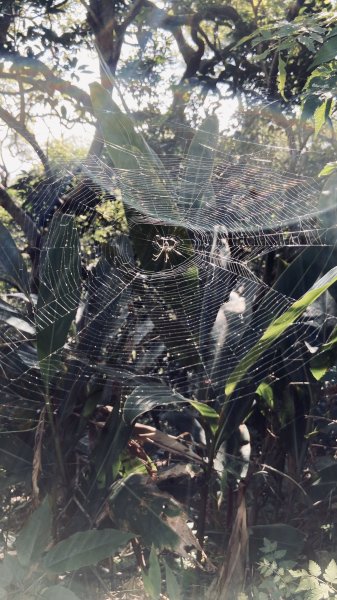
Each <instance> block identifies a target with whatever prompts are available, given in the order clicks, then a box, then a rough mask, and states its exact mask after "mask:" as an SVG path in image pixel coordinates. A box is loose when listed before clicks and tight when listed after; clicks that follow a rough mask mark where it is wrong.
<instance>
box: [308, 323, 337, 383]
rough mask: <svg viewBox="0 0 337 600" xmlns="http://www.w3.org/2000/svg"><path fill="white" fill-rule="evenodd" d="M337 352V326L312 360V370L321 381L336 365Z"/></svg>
mask: <svg viewBox="0 0 337 600" xmlns="http://www.w3.org/2000/svg"><path fill="white" fill-rule="evenodd" d="M336 352H337V327H335V328H334V330H333V332H332V333H331V335H330V336H329V338H328V340H327V341H326V342H325V344H323V345H322V346H321V347H320V349H319V353H318V354H317V355H316V356H315V357H314V358H313V359H312V360H311V361H310V370H311V373H312V374H313V376H314V377H315V379H317V381H320V380H321V379H322V377H324V375H325V374H326V372H327V371H328V370H329V369H330V368H331V367H332V366H333V365H334V362H335V358H336Z"/></svg>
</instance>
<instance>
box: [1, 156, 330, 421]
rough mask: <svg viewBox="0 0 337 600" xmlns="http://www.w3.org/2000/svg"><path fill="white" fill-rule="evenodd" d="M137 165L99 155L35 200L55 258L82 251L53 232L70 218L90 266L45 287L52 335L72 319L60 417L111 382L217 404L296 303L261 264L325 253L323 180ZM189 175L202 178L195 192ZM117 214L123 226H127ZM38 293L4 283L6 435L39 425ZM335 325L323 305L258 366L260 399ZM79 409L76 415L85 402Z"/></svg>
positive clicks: (228, 165)
mask: <svg viewBox="0 0 337 600" xmlns="http://www.w3.org/2000/svg"><path fill="white" fill-rule="evenodd" d="M135 158H136V161H137V168H135V169H131V170H121V169H114V168H112V167H111V166H109V165H107V164H106V163H105V162H104V161H103V160H102V159H99V158H96V159H93V158H91V159H90V160H87V161H86V162H85V164H83V165H77V166H76V167H69V165H68V166H66V167H63V168H62V167H60V169H59V174H58V176H57V177H54V179H53V181H51V182H49V184H46V182H43V184H41V186H40V187H37V189H36V190H35V192H34V194H33V197H32V199H31V202H33V206H32V207H31V214H32V215H33V216H34V218H35V219H37V218H38V221H37V222H38V224H39V228H40V230H39V232H40V235H41V236H42V245H41V248H42V250H41V248H40V250H41V255H44V257H45V260H46V259H48V257H49V256H51V255H52V254H53V253H54V252H59V251H60V248H61V250H62V248H63V250H64V249H65V248H66V247H68V246H69V245H71V244H72V243H73V241H72V239H70V238H69V239H67V238H66V237H64V238H62V236H61V238H60V239H61V247H60V246H59V247H58V248H55V243H54V240H53V233H51V227H50V225H51V223H52V222H53V221H54V220H55V218H56V217H57V215H59V216H60V215H61V217H67V219H70V220H72V221H73V223H74V227H75V228H76V230H77V232H78V235H79V239H80V242H81V250H80V260H81V263H82V264H81V265H80V264H79V263H78V261H77V262H76V261H74V260H72V261H71V262H70V263H69V264H66V263H65V264H64V265H63V267H62V271H63V280H64V286H65V287H64V288H63V293H62V295H57V278H58V273H53V272H52V267H51V265H52V262H50V265H49V266H48V269H51V270H50V272H49V273H48V272H47V273H46V274H45V277H44V285H45V286H46V288H47V289H48V288H49V292H50V296H51V298H52V300H51V301H50V302H49V304H48V302H47V303H46V304H45V305H44V307H43V314H42V316H43V322H44V324H45V325H46V326H48V324H50V325H51V326H52V325H53V323H55V314H56V313H58V314H59V315H61V316H65V315H66V314H67V312H68V313H69V315H71V316H72V317H73V318H74V324H73V325H71V327H70V328H69V332H68V335H67V339H66V341H65V343H64V346H63V348H57V349H56V350H55V354H57V355H60V356H61V361H60V363H59V364H58V366H57V368H56V369H54V371H53V372H51V375H52V376H51V394H52V397H53V400H54V403H55V410H56V411H66V410H67V402H68V401H69V398H70V397H71V395H75V396H76V395H80V394H81V393H82V392H83V390H84V389H85V388H88V387H89V388H92V389H94V388H95V386H104V385H105V383H104V382H106V381H109V382H110V384H112V385H114V386H118V389H119V393H120V394H121V397H122V399H125V398H126V397H127V396H128V395H129V394H130V393H131V392H132V390H134V389H135V388H137V386H143V387H144V386H146V385H150V386H151V385H157V384H161V385H163V386H165V388H167V389H168V390H170V391H171V393H172V400H173V401H174V402H175V404H176V405H178V404H179V403H183V402H184V401H185V400H186V399H197V400H200V401H202V402H212V403H213V402H215V403H216V406H218V407H219V406H221V405H222V403H223V401H224V388H225V385H226V381H227V380H228V377H229V375H230V373H231V372H233V370H234V369H235V368H236V367H237V365H238V364H239V363H240V361H241V360H242V358H243V357H244V356H245V355H246V354H247V352H248V351H249V350H250V349H251V348H252V347H253V346H254V344H256V342H257V341H258V340H259V338H260V337H261V335H262V334H263V332H264V331H265V330H266V328H267V327H268V325H269V324H270V323H271V322H272V320H273V319H275V318H276V317H278V316H279V315H281V314H282V313H283V312H284V311H286V310H287V308H289V307H290V306H291V304H292V301H293V299H292V298H291V297H287V296H285V295H282V294H281V293H280V292H278V291H277V290H276V289H270V288H269V287H268V285H267V284H266V283H265V282H264V281H262V280H261V279H260V278H259V277H258V275H257V273H258V272H259V265H261V262H259V261H261V260H264V257H265V255H266V254H268V253H269V252H270V251H277V250H278V249H279V248H282V247H283V246H289V247H294V248H296V247H298V246H303V247H307V246H310V245H322V244H324V243H326V240H325V238H324V233H325V231H324V228H323V226H322V224H321V221H320V206H319V202H318V196H319V194H318V191H319V186H318V184H317V183H316V182H315V181H314V179H310V178H305V177H298V176H296V175H294V174H284V173H279V172H277V171H276V170H275V169H271V168H267V167H266V166H265V165H264V163H263V162H262V161H261V162H258V161H255V162H254V161H251V160H248V159H247V157H243V158H242V157H237V156H236V155H235V156H233V155H228V156H225V155H224V153H222V152H220V151H219V150H215V149H214V156H213V158H212V160H213V159H214V163H213V166H212V168H211V165H210V164H201V165H200V162H199V163H198V164H195V165H194V164H193V161H192V160H191V159H186V156H183V155H182V156H163V157H162V159H161V161H160V166H159V168H158V170H157V171H156V170H155V169H154V167H153V165H152V164H149V161H148V160H145V159H144V158H143V157H139V156H138V155H137V154H135ZM186 160H188V161H189V162H188V164H186ZM184 161H185V162H184ZM186 168H188V169H189V170H190V172H191V171H192V172H193V169H194V168H195V170H198V171H199V173H198V181H199V183H198V187H197V188H195V187H194V188H193V190H191V189H189V188H188V185H189V183H188V182H187V181H186V179H185V173H186ZM200 171H201V174H200ZM203 172H204V174H205V182H203ZM117 205H118V206H119V208H120V207H121V206H124V209H125V215H126V217H125V215H123V216H122V217H121V216H120V214H119V216H118V215H117V213H116V206H117ZM28 210H29V206H28ZM102 215H103V216H102ZM104 215H105V216H104ZM116 215H117V216H116ZM121 220H122V221H123V220H124V221H123V224H121ZM102 236H103V237H102ZM62 239H63V242H62ZM62 244H63V246H62ZM66 256H67V254H66V253H64V257H66ZM47 263H48V260H47ZM75 263H76V264H75ZM75 271H76V273H75ZM75 275H76V277H77V278H78V280H79V281H80V283H79V289H78V294H77V292H76V293H75V283H74V281H75ZM65 289H66V292H64V290H65ZM67 290H68V291H67ZM37 292H38V290H35V291H34V290H33V291H32V293H30V294H29V295H28V294H25V293H24V292H23V291H22V290H18V289H16V290H15V289H13V287H12V286H8V289H6V290H5V292H4V294H2V303H3V305H2V308H3V311H4V313H3V314H4V315H5V316H4V319H5V322H4V324H3V325H2V327H1V365H2V366H1V372H0V380H1V389H2V392H3V398H4V402H3V407H2V415H1V422H2V426H3V428H4V429H6V428H8V427H13V425H10V423H12V424H13V423H15V426H16V427H18V421H20V420H21V421H22V425H21V426H22V427H27V428H29V427H34V426H35V425H36V422H37V420H38V415H39V411H40V410H41V403H42V401H43V393H44V392H43V389H44V388H43V380H42V379H43V378H42V375H41V372H40V369H39V361H38V356H37V350H36V324H37V323H38V322H39V319H40V321H41V318H42V317H41V313H40V314H39V313H38V305H37V302H36V294H37ZM0 308H1V307H0ZM75 313H76V314H75ZM335 324H336V318H335V317H334V316H333V315H327V314H325V312H324V310H323V309H322V306H321V304H320V303H319V302H316V303H315V304H314V305H312V306H311V307H309V308H308V309H307V310H306V311H305V313H304V315H303V316H302V317H301V318H300V319H298V320H297V321H295V322H294V323H293V324H292V325H291V326H290V327H289V328H288V329H287V331H286V333H285V334H284V335H282V336H281V337H280V338H279V339H278V340H277V341H276V342H275V343H274V344H273V346H272V347H271V349H269V350H268V351H266V352H265V353H264V355H263V356H262V358H260V360H258V361H257V363H256V364H255V365H254V367H253V369H252V370H251V372H250V381H253V385H254V386H255V388H256V387H257V385H258V384H259V382H261V381H263V380H269V381H272V380H276V379H278V378H281V377H283V376H284V364H287V369H286V371H287V376H289V374H290V371H291V370H294V371H296V369H300V368H301V367H302V366H303V364H305V362H307V361H308V360H309V358H310V357H311V355H310V349H312V348H315V347H319V346H320V345H321V343H322V342H323V341H324V339H326V336H327V334H328V333H329V332H331V331H332V329H333V328H334V326H335ZM50 368H51V367H50ZM238 393H239V395H240V396H244V395H246V394H250V393H251V388H249V387H244V386H242V387H240V389H239V390H238ZM158 396H160V393H159V394H158ZM18 398H20V402H21V409H24V410H21V409H20V416H19V417H17V416H16V412H17V411H16V408H15V405H16V402H17V399H18ZM159 400H160V398H158V403H159ZM69 402H70V401H69ZM75 405H76V407H77V408H76V410H78V409H79V406H80V400H79V399H78V400H76V402H75Z"/></svg>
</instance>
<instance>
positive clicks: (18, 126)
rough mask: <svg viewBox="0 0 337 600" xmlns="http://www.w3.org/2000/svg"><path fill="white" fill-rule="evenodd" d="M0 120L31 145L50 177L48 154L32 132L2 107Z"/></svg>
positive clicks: (0, 107) (0, 108)
mask: <svg viewBox="0 0 337 600" xmlns="http://www.w3.org/2000/svg"><path fill="white" fill-rule="evenodd" d="M0 119H2V120H3V121H5V123H6V124H7V125H8V127H10V128H11V129H14V131H16V132H17V133H18V134H19V135H21V136H22V137H23V138H24V139H25V140H26V141H27V142H28V143H29V144H30V145H31V147H32V148H33V150H34V152H36V154H37V155H38V157H39V159H40V160H41V162H42V164H43V166H44V169H45V171H46V174H47V175H48V176H49V177H50V176H51V175H52V170H51V167H50V164H49V160H48V158H47V156H46V154H45V153H44V152H43V150H42V148H41V147H40V145H39V144H38V142H37V139H36V138H35V136H34V135H33V134H32V133H31V132H30V131H28V129H27V127H26V126H25V125H23V124H22V123H20V121H17V120H16V119H15V118H14V117H13V115H11V114H10V113H9V112H8V111H7V110H5V109H4V108H2V106H0Z"/></svg>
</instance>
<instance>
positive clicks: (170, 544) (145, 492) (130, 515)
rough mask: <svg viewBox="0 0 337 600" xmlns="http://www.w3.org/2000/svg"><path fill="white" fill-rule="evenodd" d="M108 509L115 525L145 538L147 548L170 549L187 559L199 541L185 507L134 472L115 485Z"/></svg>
mask: <svg viewBox="0 0 337 600" xmlns="http://www.w3.org/2000/svg"><path fill="white" fill-rule="evenodd" d="M109 507H110V510H111V512H112V514H113V518H114V522H116V523H120V527H122V526H123V527H125V528H127V529H128V530H130V531H133V532H134V535H137V536H138V535H139V536H141V537H142V541H143V543H144V544H145V545H146V546H152V544H153V545H154V546H155V547H156V548H158V549H162V548H167V549H170V550H173V551H175V552H177V553H178V554H181V555H182V556H187V552H186V547H188V546H195V547H196V548H198V542H197V540H196V538H195V537H194V535H193V533H192V532H191V531H190V529H189V527H188V525H187V523H186V520H187V515H186V514H185V513H184V511H183V509H182V506H181V505H180V504H179V502H177V501H176V500H175V499H174V498H173V497H171V496H169V495H168V494H165V492H162V491H161V490H159V488H158V487H157V486H156V485H155V483H154V482H153V481H149V478H148V477H147V476H144V475H141V474H139V473H133V474H131V475H129V476H128V477H126V478H125V479H123V480H122V481H117V482H115V483H114V484H113V486H112V488H111V495H110V498H109Z"/></svg>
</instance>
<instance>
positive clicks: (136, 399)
mask: <svg viewBox="0 0 337 600" xmlns="http://www.w3.org/2000/svg"><path fill="white" fill-rule="evenodd" d="M179 402H180V403H184V404H185V403H186V398H184V396H182V395H181V394H179V393H178V392H173V391H172V390H171V389H170V388H168V387H167V386H165V385H163V384H161V383H154V384H151V383H148V384H147V385H143V386H141V385H139V386H137V387H136V388H135V389H134V390H133V391H132V392H131V394H129V395H128V397H127V398H126V400H125V403H124V409H123V419H124V421H125V422H126V423H127V424H129V425H133V423H134V422H135V421H136V420H137V419H138V417H140V416H141V415H143V414H144V413H146V412H149V411H150V410H152V409H153V408H155V407H156V406H160V405H167V404H175V403H179Z"/></svg>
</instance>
